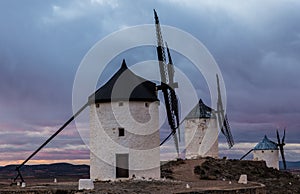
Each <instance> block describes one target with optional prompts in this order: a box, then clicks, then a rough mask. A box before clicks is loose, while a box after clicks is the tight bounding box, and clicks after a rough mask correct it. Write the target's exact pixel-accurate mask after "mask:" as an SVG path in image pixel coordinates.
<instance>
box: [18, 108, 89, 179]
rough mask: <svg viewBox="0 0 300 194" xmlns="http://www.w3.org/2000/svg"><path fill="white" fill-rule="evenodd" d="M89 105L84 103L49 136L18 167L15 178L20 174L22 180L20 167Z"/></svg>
mask: <svg viewBox="0 0 300 194" xmlns="http://www.w3.org/2000/svg"><path fill="white" fill-rule="evenodd" d="M87 106H88V103H86V104H85V105H83V106H82V107H81V108H80V109H79V110H78V111H77V112H76V113H75V114H74V115H73V116H72V117H71V118H70V119H69V120H68V121H67V122H65V124H63V125H62V126H61V127H60V128H59V129H58V130H57V131H56V132H55V133H54V134H53V135H51V137H49V138H48V139H47V140H46V141H45V142H44V143H43V144H42V145H41V146H40V147H39V148H38V149H36V150H35V151H34V152H33V153H32V154H31V155H30V156H29V157H28V158H27V159H26V160H24V162H22V164H20V165H19V166H17V167H16V170H17V171H18V175H17V177H16V178H15V180H16V179H17V178H18V176H20V177H21V179H22V181H23V178H22V175H21V173H20V168H21V167H22V166H24V165H25V164H26V163H27V162H28V161H29V160H30V159H31V158H32V157H33V156H35V155H36V154H37V153H38V152H39V151H40V150H41V149H42V148H43V147H45V146H46V145H47V144H48V143H49V142H50V141H51V140H52V139H53V138H54V137H55V136H57V135H58V134H59V133H60V132H61V131H62V130H63V129H64V128H66V127H67V126H68V125H69V124H70V123H71V122H72V121H73V120H74V119H75V118H76V117H77V116H78V115H79V114H80V113H81V112H82V111H83V110H84V109H85V108H86V107H87Z"/></svg>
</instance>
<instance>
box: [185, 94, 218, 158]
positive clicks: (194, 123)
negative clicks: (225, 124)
mask: <svg viewBox="0 0 300 194" xmlns="http://www.w3.org/2000/svg"><path fill="white" fill-rule="evenodd" d="M184 126H185V130H184V137H185V138H184V139H185V145H186V147H185V157H186V158H187V159H191V158H196V157H206V156H210V157H214V158H217V157H218V152H219V149H218V138H217V137H218V126H217V117H216V114H215V111H214V110H213V109H211V108H210V107H208V106H206V105H205V104H204V103H203V101H202V100H201V99H200V100H199V103H198V104H197V105H196V106H195V107H194V108H193V109H192V111H191V112H190V113H189V114H188V115H187V116H186V118H185V121H184ZM208 133H209V134H211V135H209V136H210V137H215V139H210V138H204V136H205V135H206V134H208ZM211 141H213V142H211Z"/></svg>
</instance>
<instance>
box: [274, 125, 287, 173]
mask: <svg viewBox="0 0 300 194" xmlns="http://www.w3.org/2000/svg"><path fill="white" fill-rule="evenodd" d="M276 135H277V141H278V143H277V146H278V147H279V150H280V155H281V158H282V162H283V169H284V170H286V161H285V157H284V149H283V146H285V142H284V141H285V129H284V131H283V137H282V139H281V141H280V137H279V133H278V130H276Z"/></svg>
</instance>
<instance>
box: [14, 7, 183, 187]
mask: <svg viewBox="0 0 300 194" xmlns="http://www.w3.org/2000/svg"><path fill="white" fill-rule="evenodd" d="M154 16H155V24H156V36H157V56H158V60H159V69H160V75H161V84H160V85H159V86H157V89H158V90H161V91H162V93H163V96H164V101H165V106H166V111H167V117H168V123H169V125H170V128H171V133H170V135H169V136H168V137H167V138H166V139H165V140H164V141H163V142H161V143H160V145H162V144H163V143H164V142H165V141H167V139H168V138H169V137H170V136H173V138H174V142H175V146H176V151H177V154H179V147H178V137H177V134H176V131H177V129H178V130H179V125H180V124H179V116H178V100H177V96H176V93H175V91H174V89H173V88H177V87H178V84H177V83H176V82H174V67H173V62H172V59H171V54H170V51H169V48H168V47H167V48H166V49H167V54H168V63H167V62H166V54H165V46H164V42H163V39H162V34H161V30H160V24H159V20H158V16H157V13H156V11H155V10H154ZM89 105H90V102H87V103H86V104H84V105H83V106H82V107H81V108H80V109H79V110H78V111H77V112H76V113H75V114H74V115H72V117H71V118H70V119H69V120H67V121H66V122H65V123H64V124H63V125H62V126H61V127H60V128H59V129H58V130H57V131H56V132H55V133H54V134H53V135H52V136H50V137H49V138H48V139H47V140H46V141H45V142H44V143H43V144H42V145H41V146H40V147H38V148H37V149H36V150H35V151H34V152H33V153H32V154H31V155H30V156H29V157H28V158H27V159H25V160H24V161H23V162H22V163H21V164H20V165H18V166H17V167H16V171H17V176H16V177H15V178H14V181H16V180H17V179H18V178H20V179H21V181H22V182H24V179H23V176H22V174H21V171H20V170H21V168H22V167H23V166H24V165H25V164H26V163H27V162H28V161H29V160H31V158H33V157H34V156H35V155H36V154H37V153H38V152H39V151H40V150H41V149H42V148H44V147H45V146H46V145H47V144H48V143H49V142H50V141H51V140H52V139H54V138H55V137H56V136H57V135H58V134H59V133H60V132H61V131H62V130H64V129H65V128H66V127H67V126H68V125H69V124H70V123H71V122H72V121H73V120H74V119H75V118H76V117H77V116H78V115H79V114H80V113H81V112H82V111H83V110H84V109H85V108H87V107H88V106H89Z"/></svg>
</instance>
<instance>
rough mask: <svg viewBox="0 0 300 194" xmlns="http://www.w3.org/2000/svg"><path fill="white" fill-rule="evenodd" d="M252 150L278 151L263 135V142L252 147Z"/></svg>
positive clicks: (274, 144) (273, 143)
mask: <svg viewBox="0 0 300 194" xmlns="http://www.w3.org/2000/svg"><path fill="white" fill-rule="evenodd" d="M254 150H278V146H277V143H275V142H273V141H271V140H269V139H268V137H267V136H266V135H265V137H264V138H263V140H262V141H261V142H259V143H258V144H257V145H256V146H255V147H254Z"/></svg>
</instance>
